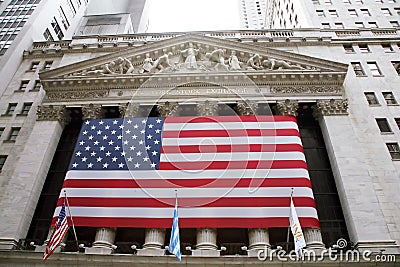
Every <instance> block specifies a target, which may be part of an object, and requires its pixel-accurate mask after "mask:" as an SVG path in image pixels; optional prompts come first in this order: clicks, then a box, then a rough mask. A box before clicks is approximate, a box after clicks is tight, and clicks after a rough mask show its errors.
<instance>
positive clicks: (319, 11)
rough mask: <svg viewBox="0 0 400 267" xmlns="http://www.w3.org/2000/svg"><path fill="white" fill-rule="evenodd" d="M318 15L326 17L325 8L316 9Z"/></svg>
mask: <svg viewBox="0 0 400 267" xmlns="http://www.w3.org/2000/svg"><path fill="white" fill-rule="evenodd" d="M316 12H317V15H318V17H325V12H324V11H323V10H316Z"/></svg>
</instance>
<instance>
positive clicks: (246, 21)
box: [239, 0, 267, 30]
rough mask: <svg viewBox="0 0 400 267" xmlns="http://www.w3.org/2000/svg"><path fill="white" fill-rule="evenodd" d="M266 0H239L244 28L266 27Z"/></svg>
mask: <svg viewBox="0 0 400 267" xmlns="http://www.w3.org/2000/svg"><path fill="white" fill-rule="evenodd" d="M266 3H267V1H266V0H239V5H240V12H241V14H240V24H241V27H242V28H243V29H251V30H259V29H265V26H266V25H265V16H266Z"/></svg>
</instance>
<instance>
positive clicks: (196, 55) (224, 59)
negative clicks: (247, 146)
mask: <svg viewBox="0 0 400 267" xmlns="http://www.w3.org/2000/svg"><path fill="white" fill-rule="evenodd" d="M164 51H167V50H166V49H165V50H164ZM226 51H227V50H226V49H222V48H214V49H213V50H210V51H206V50H205V49H204V48H202V47H196V46H195V45H194V44H193V43H188V44H187V45H186V46H181V49H180V50H176V51H174V53H172V52H164V54H163V55H161V56H158V57H157V58H152V57H151V56H150V53H146V57H145V59H144V60H142V61H136V62H135V61H134V60H133V59H132V58H127V57H118V58H117V59H115V60H112V61H110V62H107V63H104V64H102V65H100V66H96V67H92V68H91V69H86V70H82V71H80V72H75V73H74V74H75V75H82V76H88V75H97V76H100V75H115V74H117V75H121V74H131V75H133V74H145V73H149V74H151V73H158V72H178V71H181V72H211V71H214V72H215V71H217V72H224V71H225V72H231V71H284V70H302V71H304V70H317V69H316V68H315V67H311V66H307V65H304V64H299V63H293V62H289V61H286V60H283V59H278V58H272V57H269V56H264V55H260V54H256V53H255V54H247V53H240V54H241V55H242V56H241V57H239V56H238V53H237V51H235V50H231V51H230V54H229V55H227V52H226ZM244 54H247V57H246V56H244Z"/></svg>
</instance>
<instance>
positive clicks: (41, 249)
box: [35, 245, 61, 253]
mask: <svg viewBox="0 0 400 267" xmlns="http://www.w3.org/2000/svg"><path fill="white" fill-rule="evenodd" d="M45 251H46V245H41V246H36V247H35V252H42V253H44V252H45ZM60 252H61V247H58V248H56V250H54V253H60Z"/></svg>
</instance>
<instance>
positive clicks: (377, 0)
mask: <svg viewBox="0 0 400 267" xmlns="http://www.w3.org/2000/svg"><path fill="white" fill-rule="evenodd" d="M375 2H377V3H379V4H380V3H383V0H375Z"/></svg>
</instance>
